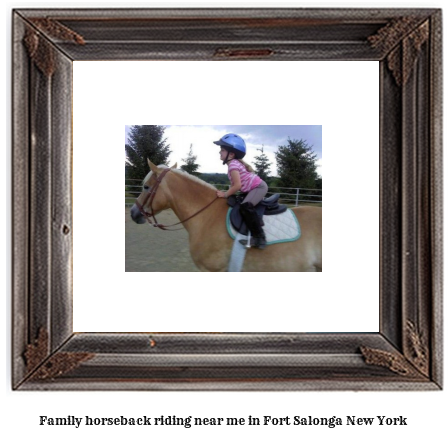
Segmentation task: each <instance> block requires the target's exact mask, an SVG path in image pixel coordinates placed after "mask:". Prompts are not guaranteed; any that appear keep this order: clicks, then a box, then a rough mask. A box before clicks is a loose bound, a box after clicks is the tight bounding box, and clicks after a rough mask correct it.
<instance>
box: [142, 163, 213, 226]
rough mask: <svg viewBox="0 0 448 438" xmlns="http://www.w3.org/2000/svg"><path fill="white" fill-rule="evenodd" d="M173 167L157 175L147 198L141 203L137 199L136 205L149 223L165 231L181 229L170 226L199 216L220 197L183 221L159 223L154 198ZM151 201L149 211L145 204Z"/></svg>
mask: <svg viewBox="0 0 448 438" xmlns="http://www.w3.org/2000/svg"><path fill="white" fill-rule="evenodd" d="M170 170H171V169H169V168H167V169H163V171H162V173H161V174H160V175H159V176H158V177H157V179H156V182H155V184H154V186H153V187H151V189H150V190H149V191H148V193H147V194H146V196H145V198H144V199H143V202H142V203H141V204H140V203H139V202H138V201H137V200H136V201H135V205H136V206H137V208H138V209H139V210H140V213H141V214H142V215H143V216H145V218H146V220H147V221H148V223H149V224H150V225H152V226H153V227H156V228H160V229H161V230H164V231H177V230H181V229H182V228H176V229H174V230H169V229H168V227H174V226H176V225H180V224H183V223H184V222H187V221H188V220H190V219H191V218H193V217H195V216H197V215H198V214H199V213H201V212H202V211H204V210H205V209H206V208H208V207H209V206H210V205H212V204H213V203H214V202H215V201H216V200H217V199H218V198H217V197H216V198H214V199H213V200H212V201H211V202H209V203H208V204H207V205H206V206H205V207H203V208H201V209H200V210H199V211H197V212H196V213H194V214H192V215H191V216H189V217H187V219H184V220H183V221H180V222H177V223H175V224H171V225H162V224H159V223H158V222H157V219H156V216H155V214H154V213H153V209H152V203H153V201H154V198H155V196H156V193H157V189H158V188H159V186H160V183H161V182H162V180H163V178H164V177H165V175H166V174H167V173H168V172H169V171H170ZM148 202H149V205H148V207H149V209H150V210H151V212H148V211H146V210H145V207H144V206H145V205H146V203H148ZM151 218H152V219H153V220H154V222H152V221H151Z"/></svg>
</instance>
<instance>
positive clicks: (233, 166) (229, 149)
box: [213, 134, 268, 249]
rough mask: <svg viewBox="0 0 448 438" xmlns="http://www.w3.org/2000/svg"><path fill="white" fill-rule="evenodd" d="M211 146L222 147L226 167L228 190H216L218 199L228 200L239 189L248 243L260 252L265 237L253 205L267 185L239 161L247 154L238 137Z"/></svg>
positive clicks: (263, 194) (264, 191)
mask: <svg viewBox="0 0 448 438" xmlns="http://www.w3.org/2000/svg"><path fill="white" fill-rule="evenodd" d="M213 143H215V144H217V145H218V146H221V151H220V157H221V160H222V164H223V165H224V164H227V167H228V172H227V175H228V177H229V180H230V184H231V185H230V188H229V190H227V191H226V192H223V191H217V192H216V194H217V196H218V198H228V197H229V196H230V195H233V194H234V193H236V192H237V191H238V190H241V192H242V193H243V194H244V200H243V202H242V204H241V207H240V211H241V215H242V216H243V219H244V221H245V222H246V224H247V227H248V228H249V230H250V232H251V234H252V236H253V239H251V242H250V243H251V245H252V246H254V247H255V248H259V249H263V248H265V246H266V236H265V234H264V231H263V228H262V226H261V221H260V218H259V216H258V214H257V212H256V211H255V206H256V205H257V204H258V203H259V202H260V201H262V200H263V198H264V196H265V195H266V193H267V191H268V186H267V184H266V183H265V182H264V181H263V180H262V179H261V178H260V177H259V176H258V175H256V174H255V173H254V170H253V169H252V167H251V166H250V165H249V164H247V163H245V162H244V161H243V160H242V159H243V158H244V156H245V155H246V143H245V141H244V140H243V139H242V138H241V137H240V136H239V135H236V134H226V135H224V136H223V137H221V138H220V139H219V140H218V141H214V142H213ZM240 242H241V243H242V244H243V245H246V244H247V240H240Z"/></svg>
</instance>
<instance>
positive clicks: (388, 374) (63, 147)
mask: <svg viewBox="0 0 448 438" xmlns="http://www.w3.org/2000/svg"><path fill="white" fill-rule="evenodd" d="M441 16H442V14H441V10H437V9H209V10H205V9H176V10H168V9H138V10H126V9H104V10H82V9H73V10H64V9H54V10H49V9H48V10H44V9H34V10H31V9H30V10H26V9H23V10H14V11H13V141H12V147H13V154H12V155H13V164H12V167H13V184H12V188H13V194H12V195H13V196H12V199H13V205H12V209H13V221H12V224H13V262H12V266H13V273H12V284H13V352H12V355H13V368H12V369H13V373H12V387H13V388H14V389H21V390H53V389H54V390H56V389H58V390H59V389H63V390H68V389H74V390H75V389H76V390H78V389H82V390H98V389H111V390H117V389H123V390H180V389H182V390H208V389H213V390H221V389H226V390H227V389H229V390H431V389H433V390H435V389H441V388H442V60H441V57H442V35H441V32H442V22H441V21H442V18H441ZM105 59H107V60H161V59H163V60H173V61H175V60H184V59H188V60H200V61H215V62H232V60H234V59H238V60H247V61H248V62H249V61H250V60H253V59H256V60H265V61H266V62H269V61H271V62H272V61H283V60H339V61H350V60H374V61H378V62H379V66H380V67H379V75H380V93H381V96H380V106H381V107H380V111H379V114H380V169H379V171H380V218H379V226H380V239H381V241H380V263H379V264H380V272H379V274H378V275H379V276H380V291H379V295H380V330H379V332H378V333H350V334H348V333H320V334H304V333H184V334H176V333H110V334H108V333H74V332H73V329H72V318H73V315H72V312H73V309H72V293H73V291H72V243H73V242H72V67H73V65H72V63H73V61H74V60H105Z"/></svg>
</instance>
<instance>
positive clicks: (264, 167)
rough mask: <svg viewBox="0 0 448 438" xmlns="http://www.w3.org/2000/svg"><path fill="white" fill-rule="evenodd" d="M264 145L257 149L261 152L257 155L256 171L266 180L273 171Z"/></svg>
mask: <svg viewBox="0 0 448 438" xmlns="http://www.w3.org/2000/svg"><path fill="white" fill-rule="evenodd" d="M263 149H264V147H263V146H262V147H261V149H257V151H260V152H261V154H260V155H257V156H256V157H255V162H254V166H255V173H256V174H257V175H258V176H259V177H260V178H261V179H262V180H263V181H266V180H267V178H268V176H269V174H270V173H271V171H270V170H269V168H270V167H271V163H269V160H268V157H267V155H266V154H265V153H264V150H263Z"/></svg>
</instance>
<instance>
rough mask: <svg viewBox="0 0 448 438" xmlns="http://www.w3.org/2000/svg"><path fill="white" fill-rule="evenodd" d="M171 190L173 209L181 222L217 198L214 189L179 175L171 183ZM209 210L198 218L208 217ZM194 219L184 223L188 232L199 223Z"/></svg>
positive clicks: (175, 175)
mask: <svg viewBox="0 0 448 438" xmlns="http://www.w3.org/2000/svg"><path fill="white" fill-rule="evenodd" d="M169 189H170V204H171V208H172V210H173V211H174V213H175V214H176V216H177V217H178V218H179V220H181V221H185V220H187V219H188V218H189V217H191V216H192V215H194V214H195V213H197V212H198V211H199V210H201V209H202V208H203V207H205V206H206V205H207V204H208V203H210V202H211V201H213V199H215V198H216V190H214V189H213V187H211V186H208V185H205V184H202V183H201V181H196V180H194V179H192V178H188V177H187V176H184V175H179V174H177V173H176V174H174V178H172V180H171V181H170V183H169ZM207 210H208V209H205V210H204V211H202V212H201V213H200V215H198V216H197V217H198V218H199V216H202V218H201V219H203V218H204V217H206V216H208V213H209V212H208V211H207ZM194 219H196V217H195V218H192V219H191V220H188V221H187V222H185V223H184V226H185V228H187V230H189V229H191V227H192V226H193V225H194V224H197V222H198V221H197V220H196V221H194Z"/></svg>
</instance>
